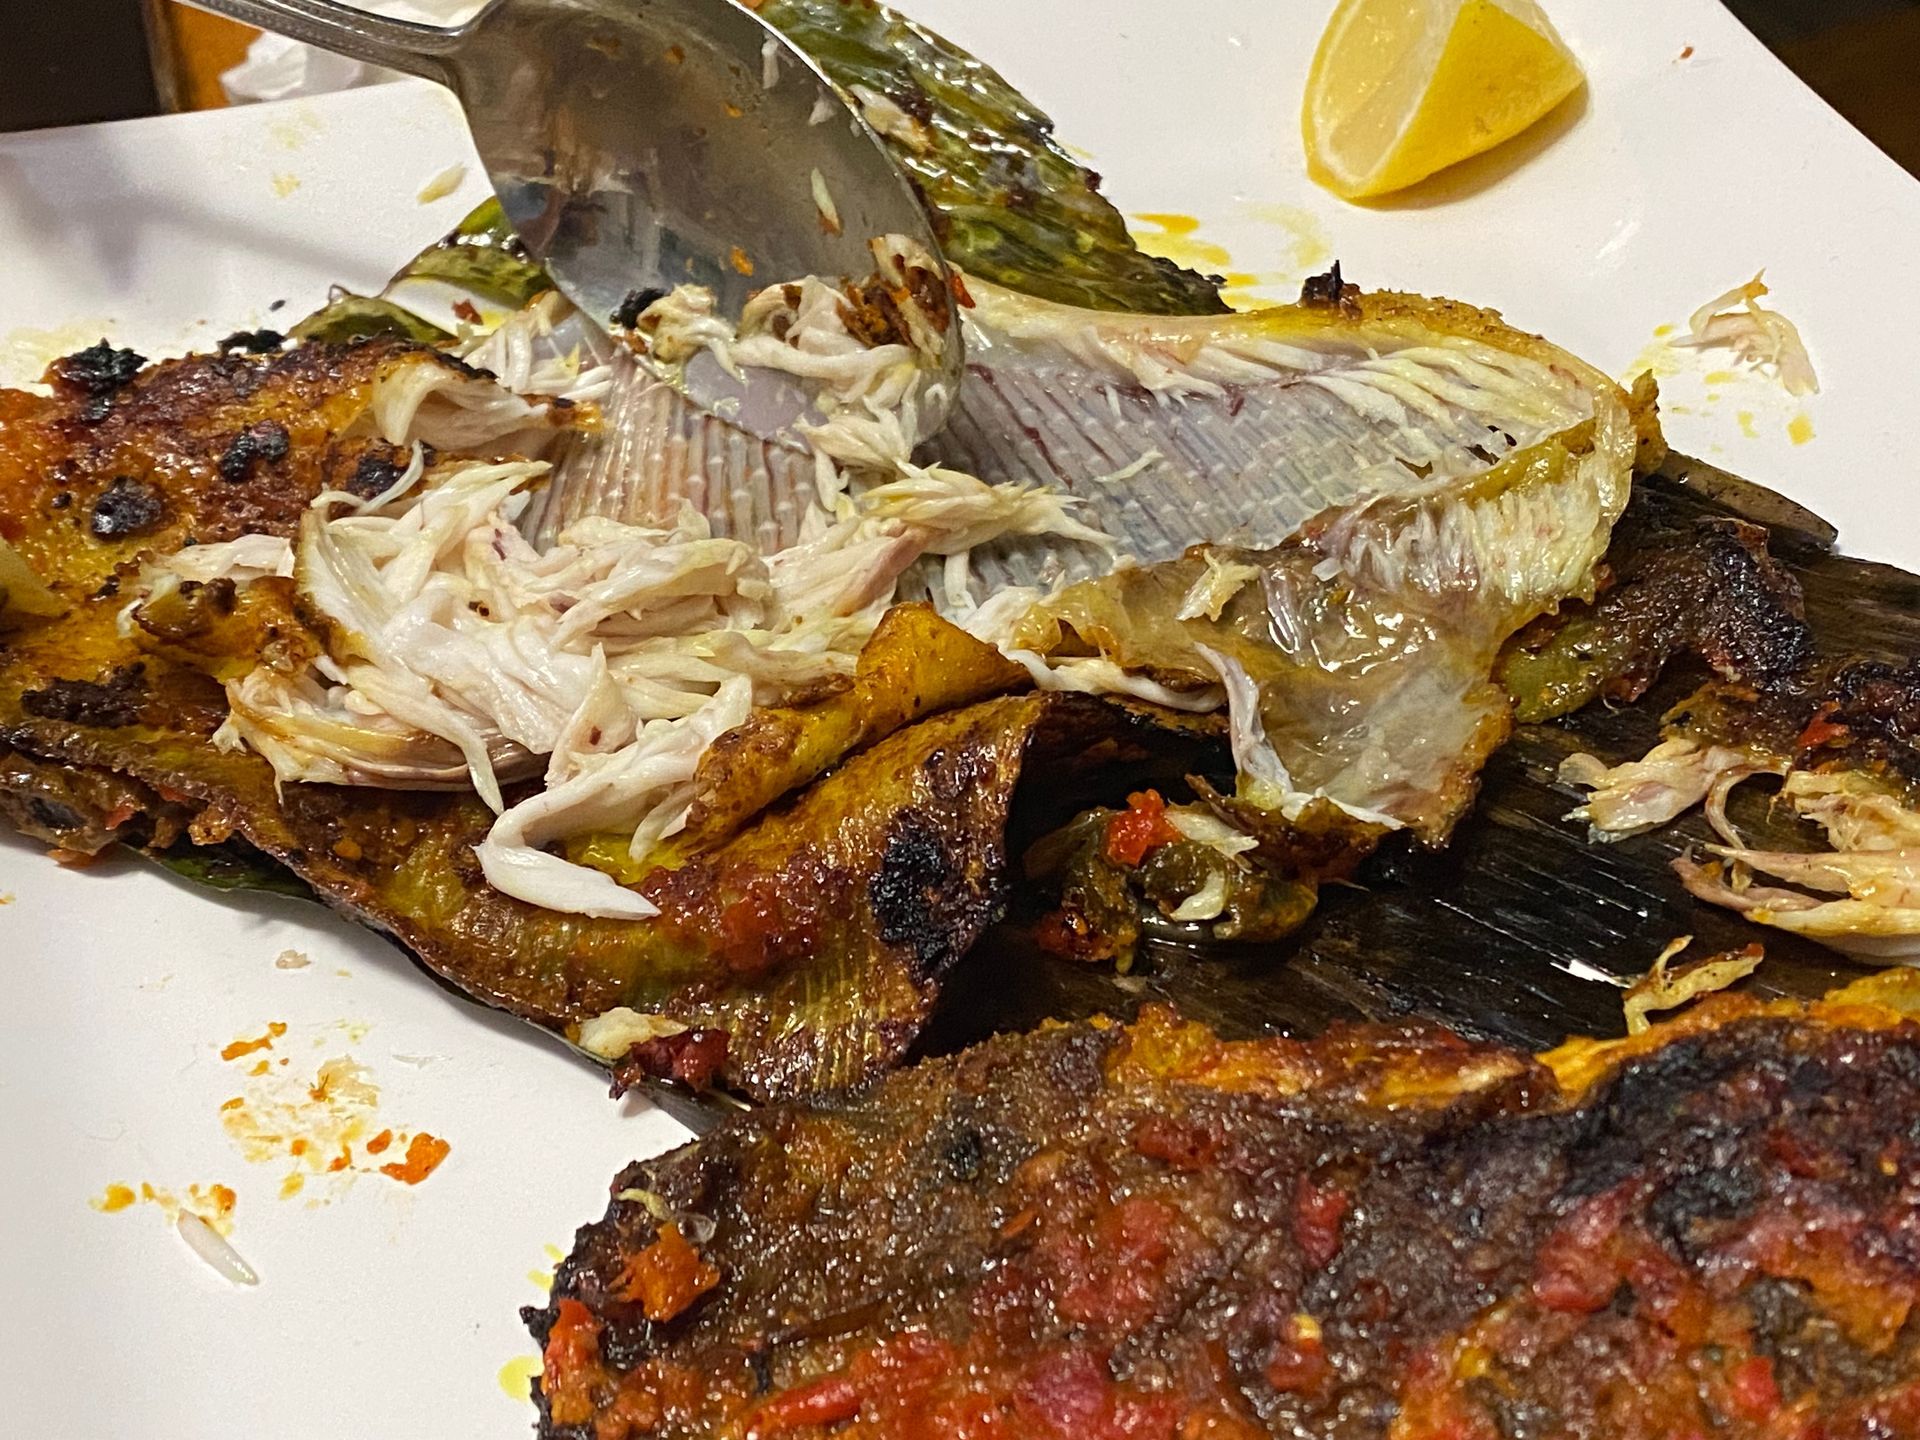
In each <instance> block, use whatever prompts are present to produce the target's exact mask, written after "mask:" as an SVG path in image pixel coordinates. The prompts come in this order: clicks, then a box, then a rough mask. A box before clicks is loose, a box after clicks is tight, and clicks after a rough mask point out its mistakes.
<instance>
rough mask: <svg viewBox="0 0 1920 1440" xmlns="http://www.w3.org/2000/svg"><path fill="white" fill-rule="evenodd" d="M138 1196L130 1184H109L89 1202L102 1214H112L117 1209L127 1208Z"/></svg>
mask: <svg viewBox="0 0 1920 1440" xmlns="http://www.w3.org/2000/svg"><path fill="white" fill-rule="evenodd" d="M136 1198H137V1197H136V1196H135V1195H134V1193H133V1187H132V1186H130V1185H109V1186H107V1188H106V1189H105V1190H104V1191H102V1192H101V1193H100V1194H98V1195H96V1196H94V1197H93V1199H91V1200H89V1201H88V1202H87V1203H88V1204H89V1205H91V1206H93V1208H94V1209H96V1210H98V1211H100V1212H101V1213H102V1214H105V1215H111V1214H113V1213H114V1212H115V1211H116V1210H124V1209H126V1208H127V1207H128V1206H129V1205H131V1204H133V1202H134V1200H135V1199H136Z"/></svg>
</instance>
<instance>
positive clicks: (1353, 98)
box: [1301, 0, 1584, 200]
mask: <svg viewBox="0 0 1920 1440" xmlns="http://www.w3.org/2000/svg"><path fill="white" fill-rule="evenodd" d="M1583 80H1584V76H1583V75H1582V73H1581V70H1580V62H1579V61H1577V60H1575V59H1574V58H1573V53H1572V52H1571V51H1570V50H1568V49H1567V44H1566V42H1565V41H1564V40H1562V39H1561V38H1560V35H1559V32H1558V31H1556V30H1555V29H1554V28H1553V23H1552V22H1551V21H1549V20H1548V19H1547V17H1546V16H1545V15H1544V14H1543V13H1542V12H1541V10H1540V7H1539V6H1538V5H1537V4H1535V3H1534V0H1340V4H1339V5H1338V7H1337V8H1336V9H1335V10H1334V12H1333V17H1332V18H1331V19H1330V20H1328V21H1327V28H1326V32H1325V33H1324V34H1323V35H1322V36H1321V37H1320V48H1319V49H1318V50H1316V51H1315V52H1314V57H1313V69H1312V71H1311V72H1310V74H1309V75H1308V77H1307V99H1306V105H1305V107H1304V111H1303V113H1302V115H1301V128H1302V132H1303V134H1304V135H1305V138H1306V143H1307V171H1308V173H1309V174H1310V175H1312V176H1313V178H1314V179H1315V180H1317V181H1318V182H1319V183H1320V184H1322V185H1324V186H1326V187H1327V188H1328V189H1329V190H1331V191H1333V192H1334V193H1335V194H1336V195H1342V196H1345V197H1346V198H1347V199H1349V200H1358V199H1361V198H1363V197H1365V196H1369V195H1384V194H1386V193H1387V192H1388V191H1390V190H1399V189H1401V188H1403V187H1405V186H1408V185H1411V184H1413V183H1414V182H1415V181H1416V180H1424V179H1426V177H1427V176H1429V175H1431V174H1433V173H1434V172H1435V171H1436V170H1442V169H1445V168H1446V167H1447V166H1449V165H1453V164H1456V163H1457V162H1459V161H1461V160H1465V159H1466V158H1467V157H1468V156H1470V155H1478V154H1479V153H1480V152H1481V151H1483V150H1490V149H1492V148H1493V147H1494V146H1495V145H1498V144H1499V143H1500V142H1501V141H1502V140H1507V139H1510V138H1511V137H1513V136H1515V135H1518V134H1519V133H1520V132H1521V131H1522V130H1524V129H1526V128H1527V127H1528V126H1529V125H1531V124H1533V123H1534V122H1535V121H1536V120H1538V119H1540V117H1541V116H1543V115H1545V114H1546V113H1547V112H1548V111H1549V110H1551V109H1553V107H1554V106H1556V105H1558V104H1559V103H1560V102H1561V101H1562V100H1564V99H1566V98H1567V96H1569V95H1571V94H1572V93H1573V92H1574V91H1575V90H1577V89H1579V88H1580V85H1581V84H1582V82H1583Z"/></svg>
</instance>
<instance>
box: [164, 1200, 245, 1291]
mask: <svg viewBox="0 0 1920 1440" xmlns="http://www.w3.org/2000/svg"><path fill="white" fill-rule="evenodd" d="M174 1228H175V1229H177V1230H178V1231H179V1232H180V1238H181V1239H182V1240H184V1241H186V1242H187V1247H188V1248H189V1249H190V1250H192V1251H193V1253H194V1254H196V1255H198V1256H199V1257H200V1258H201V1259H202V1260H204V1261H206V1262H207V1264H208V1265H210V1266H211V1267H212V1268H213V1269H215V1270H217V1271H219V1272H220V1274H221V1275H223V1276H225V1277H226V1278H227V1279H228V1280H231V1281H232V1282H233V1283H234V1284H236V1285H258V1284H259V1283H260V1275H259V1272H257V1271H256V1270H255V1269H254V1268H253V1266H251V1265H249V1264H248V1263H247V1262H246V1261H245V1260H244V1259H243V1258H242V1257H241V1255H240V1252H239V1251H238V1250H235V1249H234V1248H233V1246H232V1245H231V1244H229V1243H228V1242H227V1240H226V1237H224V1236H223V1235H221V1234H220V1232H219V1231H217V1230H215V1229H214V1228H213V1227H212V1226H211V1225H209V1224H207V1222H206V1221H204V1220H202V1219H201V1218H200V1217H199V1216H198V1215H196V1214H194V1213H193V1212H192V1211H191V1210H182V1211H181V1212H180V1217H179V1219H177V1220H175V1221H174Z"/></svg>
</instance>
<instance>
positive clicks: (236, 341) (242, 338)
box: [220, 330, 287, 355]
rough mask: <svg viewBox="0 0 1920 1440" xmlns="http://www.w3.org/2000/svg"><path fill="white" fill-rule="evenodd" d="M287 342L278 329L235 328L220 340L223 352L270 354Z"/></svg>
mask: <svg viewBox="0 0 1920 1440" xmlns="http://www.w3.org/2000/svg"><path fill="white" fill-rule="evenodd" d="M286 343H287V337H286V336H284V335H282V334H281V333H280V332H279V331H278V330H236V331H234V332H233V333H232V334H231V335H229V336H227V337H226V339H224V340H222V341H221V342H220V350H221V352H222V353H224V354H232V353H233V352H234V351H239V352H241V353H243V354H246V355H271V354H272V353H273V352H274V351H276V350H278V349H280V348H281V347H282V346H284V345H285V344H286Z"/></svg>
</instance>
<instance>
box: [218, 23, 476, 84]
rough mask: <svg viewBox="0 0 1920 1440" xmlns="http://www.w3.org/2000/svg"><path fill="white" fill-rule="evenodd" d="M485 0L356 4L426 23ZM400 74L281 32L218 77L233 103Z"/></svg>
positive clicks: (371, 81)
mask: <svg viewBox="0 0 1920 1440" xmlns="http://www.w3.org/2000/svg"><path fill="white" fill-rule="evenodd" d="M483 3H484V0H361V4H360V8H361V9H363V10H371V11H374V12H375V13H377V14H380V15H385V16H387V17H389V18H390V19H394V20H418V21H421V22H423V23H424V24H428V25H457V24H459V23H460V22H461V21H462V20H465V19H466V18H467V17H468V16H470V15H472V14H473V13H474V12H475V11H477V10H479V9H480V6H481V5H482V4H483ZM399 78H400V77H399V72H397V71H394V70H386V69H383V68H381V67H380V66H378V65H368V64H366V63H365V62H363V61H360V60H349V59H347V58H346V57H345V56H344V55H335V54H333V53H331V52H330V51H326V50H316V49H314V47H313V46H311V45H302V44H300V43H299V42H298V41H297V40H289V39H287V38H286V37H285V36H284V35H262V36H261V37H260V38H259V39H257V40H255V41H254V42H253V44H252V45H251V46H250V47H248V50H247V58H246V59H244V60H242V61H241V62H240V63H239V64H238V65H236V66H234V67H233V68H232V69H231V70H228V71H226V72H225V73H224V74H222V75H221V77H220V87H221V89H223V90H225V91H226V92H227V99H228V100H230V101H231V102H233V103H234V104H235V105H244V104H247V103H248V102H249V101H253V100H289V99H292V98H293V97H295V96H297V95H320V94H324V93H325V92H327V91H329V90H351V89H352V88H354V87H355V86H356V85H377V84H380V83H382V82H384V81H387V80H397V79H399Z"/></svg>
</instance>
